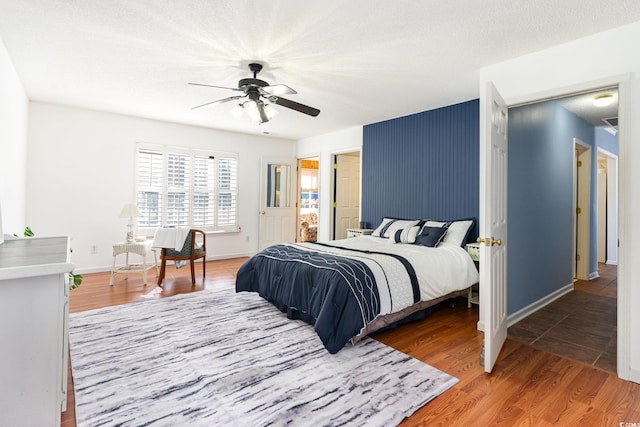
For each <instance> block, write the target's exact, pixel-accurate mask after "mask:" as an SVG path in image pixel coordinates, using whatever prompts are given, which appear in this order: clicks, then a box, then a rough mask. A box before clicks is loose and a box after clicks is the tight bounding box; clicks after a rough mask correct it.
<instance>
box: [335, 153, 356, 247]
mask: <svg viewBox="0 0 640 427" xmlns="http://www.w3.org/2000/svg"><path fill="white" fill-rule="evenodd" d="M332 187H333V209H332V210H333V215H332V218H331V227H332V233H331V235H332V239H333V240H337V239H346V238H347V229H349V228H359V222H360V151H352V152H348V153H340V154H334V155H333V175H332Z"/></svg>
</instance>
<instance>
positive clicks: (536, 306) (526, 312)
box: [507, 283, 573, 327]
mask: <svg viewBox="0 0 640 427" xmlns="http://www.w3.org/2000/svg"><path fill="white" fill-rule="evenodd" d="M572 291H573V283H569V284H568V285H566V286H563V287H562V288H560V289H558V290H557V291H555V292H552V293H550V294H549V295H547V296H545V297H543V298H541V299H539V300H538V301H536V302H533V303H531V304H529V305H528V306H526V307H524V308H522V309H520V310H518V311H516V312H515V313H513V314H510V315H509V316H507V326H509V327H511V326H513V325H514V324H516V323H518V322H519V321H521V320H522V319H524V318H525V317H527V316H530V315H532V314H533V313H535V312H536V311H538V310H540V309H541V308H543V307H545V306H547V305H549V304H551V303H552V302H554V301H555V300H557V299H558V298H560V297H562V296H564V295H566V294H568V293H569V292H572Z"/></svg>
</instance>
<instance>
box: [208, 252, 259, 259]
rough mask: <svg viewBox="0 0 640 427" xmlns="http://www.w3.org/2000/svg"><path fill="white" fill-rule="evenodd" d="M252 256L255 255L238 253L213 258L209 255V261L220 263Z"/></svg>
mask: <svg viewBox="0 0 640 427" xmlns="http://www.w3.org/2000/svg"><path fill="white" fill-rule="evenodd" d="M252 255H254V254H252V253H250V252H238V253H233V254H222V255H213V256H208V255H207V261H219V260H221V259H233V258H247V257H250V256H252Z"/></svg>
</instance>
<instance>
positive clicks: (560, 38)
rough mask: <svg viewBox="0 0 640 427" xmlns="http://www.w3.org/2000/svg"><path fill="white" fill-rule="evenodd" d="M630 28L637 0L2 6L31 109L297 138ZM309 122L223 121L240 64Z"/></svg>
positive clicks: (465, 87)
mask: <svg viewBox="0 0 640 427" xmlns="http://www.w3.org/2000/svg"><path fill="white" fill-rule="evenodd" d="M638 20H640V2H638V1H637V0H563V1H561V2H559V1H557V0H536V1H514V0H487V1H477V0H460V1H455V2H453V1H441V0H438V1H435V0H421V1H418V0H394V1H388V0H350V1H344V0H325V1H321V2H320V1H315V2H306V1H299V0H271V1H260V0H253V1H244V0H232V1H228V0H216V1H213V0H212V1H195V0H192V1H187V0H182V1H177V0H137V1H136V0H19V1H18V0H0V38H2V41H3V42H4V44H5V46H6V48H7V51H8V52H9V56H10V58H11V60H12V61H13V64H14V66H15V68H16V70H17V72H18V75H19V77H20V79H21V81H22V82H23V85H24V87H25V90H26V92H27V96H28V97H29V99H31V100H34V101H43V102H51V103H57V104H63V105H70V106H76V107H81V108H89V109H94V110H100V111H108V112H115V113H122V114H128V115H133V116H139V117H147V118H153V119H159V120H167V121H172V122H178V123H186V124H192V125H198V126H205V127H211V128H219V129H226V130H231V131H238V132H245V133H255V134H261V133H266V132H268V133H271V134H272V135H275V136H280V137H284V138H291V139H298V138H303V137H308V136H312V135H318V134H322V133H327V132H331V131H335V130H339V129H343V128H348V127H352V126H357V125H363V124H368V123H373V122H377V121H381V120H386V119H390V118H394V117H399V116H403V115H407V114H411V113H416V112H420V111H425V110H428V109H432V108H436V107H440V106H444V105H448V104H452V103H456V102H461V101H466V100H469V99H473V98H476V97H478V95H479V91H478V70H479V69H480V68H481V67H483V66H486V65H489V64H493V63H496V62H499V61H503V60H506V59H509V58H513V57H516V56H519V55H522V54H526V53H529V52H533V51H536V50H540V49H544V48H546V47H550V46H553V45H556V44H560V43H563V42H566V41H569V40H572V39H575V38H579V37H583V36H586V35H589V34H593V33H597V32H600V31H603V30H606V29H609V28H613V27H616V26H620V25H624V24H626V23H631V22H635V21H638ZM252 61H258V62H262V63H263V64H264V65H265V68H264V71H263V72H262V73H261V74H260V77H261V78H262V79H264V80H266V81H268V82H269V83H271V84H281V83H282V84H286V85H288V86H290V87H292V88H294V89H295V90H297V92H298V94H297V95H291V96H289V99H291V100H293V101H297V102H300V103H303V104H307V105H310V106H313V107H316V108H319V109H320V110H321V111H322V112H321V113H320V115H319V116H318V117H316V118H312V117H309V116H306V115H304V114H300V113H297V112H295V111H291V110H287V109H286V108H283V107H281V106H277V107H276V108H277V110H278V111H279V112H280V114H279V115H278V116H276V117H275V118H274V119H273V120H272V121H271V122H269V123H265V124H262V125H256V124H253V123H250V122H248V121H244V120H237V119H234V118H232V117H231V116H230V114H229V110H230V109H231V107H232V106H233V105H232V104H223V105H220V106H217V107H214V108H211V109H205V110H195V111H192V110H191V107H193V106H196V105H200V104H203V103H205V102H209V101H213V100H216V99H220V98H225V97H228V96H231V95H234V94H236V93H234V92H232V91H227V90H224V89H214V88H206V87H197V86H189V85H187V83H188V82H198V83H205V84H213V85H219V86H229V87H236V85H237V81H238V80H239V79H240V78H245V77H250V73H249V71H248V68H247V64H248V63H249V62H252Z"/></svg>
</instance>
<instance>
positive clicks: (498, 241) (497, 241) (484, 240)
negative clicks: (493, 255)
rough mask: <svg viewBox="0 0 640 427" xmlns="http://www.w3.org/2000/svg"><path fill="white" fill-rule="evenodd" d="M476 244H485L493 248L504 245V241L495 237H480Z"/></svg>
mask: <svg viewBox="0 0 640 427" xmlns="http://www.w3.org/2000/svg"><path fill="white" fill-rule="evenodd" d="M476 242H478V243H484V244H485V245H486V246H493V245H498V246H500V245H502V240H501V239H494V238H493V237H485V238H483V237H478V240H476Z"/></svg>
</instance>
